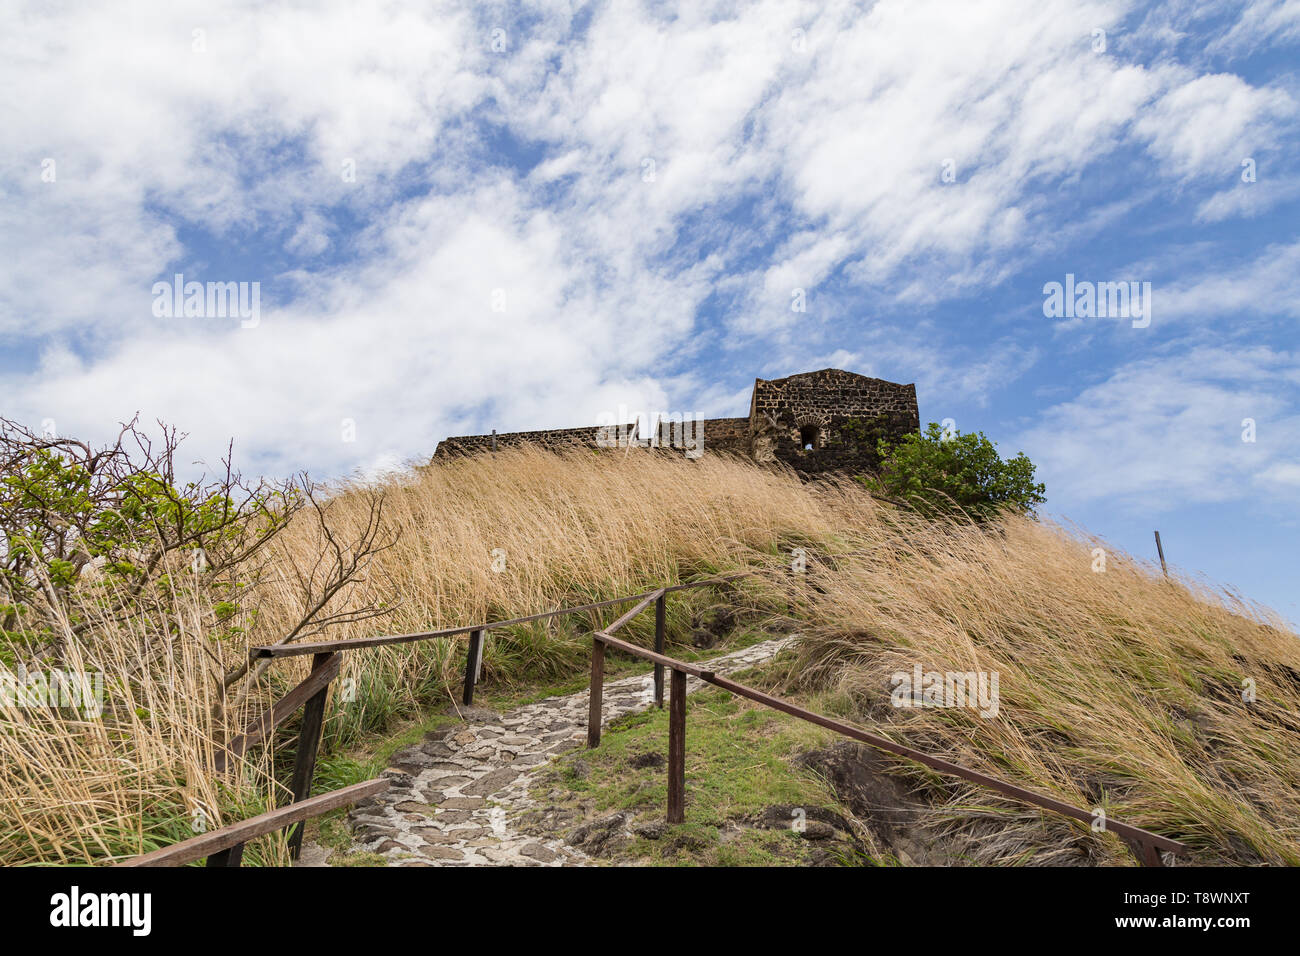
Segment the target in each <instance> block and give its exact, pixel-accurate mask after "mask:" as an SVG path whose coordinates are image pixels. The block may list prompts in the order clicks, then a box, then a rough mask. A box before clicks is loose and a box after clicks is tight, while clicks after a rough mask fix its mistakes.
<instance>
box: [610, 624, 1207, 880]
mask: <svg viewBox="0 0 1300 956" xmlns="http://www.w3.org/2000/svg"><path fill="white" fill-rule="evenodd" d="M592 639H593V643H594V647H593V650H595V651H596V652H597V653H595V654H593V658H592V660H593V665H592V681H591V691H590V693H591V701H590V706H589V716H588V721H589V724H588V727H587V741H588V746H591V747H596V746H599V744H600V728H599V727H598V726H596V727H593V726H591V722H592V721H594V722H599V721H600V712H601V711H600V708H601V696H602V694H603V681H602V680H601V679H600V675H599V673H598V671H599V669H600V668H599V667H598V666H597V664H596V663H595V662H596V659H597V657H599V658H600V659H601V661H602V662H603V658H604V653H603V649H604V647H606V646H608V647H613V648H617V649H618V650H620V651H623V652H625V653H627V654H631V655H632V656H634V657H639V658H642V659H644V660H647V661H651V662H653V663H654V664H655V665H656V667H669V668H671V669H672V671H673V688H674V693H673V705H672V714H671V718H672V719H671V720H670V723H669V743H670V744H671V746H670V748H669V749H670V753H669V780H668V794H669V799H668V822H669V823H681V822H682V820H683V816H682V814H683V806H684V803H683V793H684V786H685V784H684V774H685V764H684V761H683V760H682V759H681V753H682V748H683V747H684V743H683V741H684V739H685V732H686V731H685V723H686V712H685V707H684V700H685V691H686V683H685V677H686V675H687V674H690V675H693V676H694V677H698V678H699V679H700V680H702V681H704V682H705V683H708V684H712V685H714V686H715V687H720V688H722V689H723V690H726V691H729V692H730V693H733V694H735V695H737V696H738V697H745V698H748V699H749V700H752V701H754V702H755V703H759V704H763V705H764V706H766V707H770V708H772V709H773V710H779V711H781V712H782V713H786V714H789V715H790V716H792V717H798V718H799V719H800V720H805V721H807V722H808V723H811V724H816V725H818V726H819V727H825V728H827V729H828V730H833V731H835V732H836V733H839V734H843V735H844V736H846V737H849V738H851V739H853V740H858V741H861V742H862V743H865V744H867V745H869V746H871V747H875V748H877V749H879V750H884V751H887V752H889V753H892V754H895V755H897V756H900V757H903V758H905V759H907V760H913V761H915V762H917V763H920V764H922V765H924V766H926V767H929V768H931V769H932V770H937V771H939V772H940V773H946V774H951V775H953V776H956V777H961V778H962V779H964V780H969V781H970V782H972V783H976V784H980V785H981V786H985V787H988V788H990V789H992V790H996V791H997V792H999V793H1003V794H1006V795H1007V796H1009V797H1013V798H1015V799H1018V800H1022V801H1024V802H1025V803H1029V804H1033V805H1035V806H1039V807H1043V808H1044V809H1047V810H1053V811H1055V812H1056V813H1060V814H1063V815H1064V816H1068V817H1073V818H1074V819H1076V820H1081V821H1083V822H1084V823H1091V822H1092V821H1093V819H1094V814H1093V813H1091V812H1090V811H1088V810H1085V809H1083V808H1082V807H1076V806H1074V805H1073V804H1070V803H1066V802H1065V801H1064V800H1058V799H1056V798H1055V797H1049V796H1047V795H1046V794H1041V793H1037V792H1035V791H1033V790H1029V789H1027V788H1025V787H1021V786H1018V785H1016V784H1014V783H1011V782H1009V781H1006V780H1000V779H998V778H997V777H993V776H990V775H989V774H986V773H982V772H980V771H978V770H971V769H970V768H969V767H963V766H961V765H960V764H955V763H952V762H951V761H949V760H944V759H943V758H942V757H935V756H933V755H931V754H927V753H925V752H924V751H920V750H916V749H915V748H912V747H908V746H907V745H905V744H899V743H895V742H894V741H892V740H889V739H887V738H885V737H880V736H877V735H876V734H871V733H868V732H867V731H865V730H862V729H861V728H858V727H854V726H853V725H852V724H846V723H844V722H843V721H839V720H835V719H834V718H831V717H825V716H823V715H821V714H818V713H815V712H814V711H811V710H808V709H807V708H804V707H800V706H799V705H798V704H794V703H791V702H790V701H788V700H784V699H782V698H780V697H775V696H773V695H771V694H767V693H764V692H763V691H760V690H757V689H756V688H753V687H749V686H747V685H745V684H741V683H739V682H737V681H733V680H730V679H728V678H726V677H720V676H719V675H717V674H715V673H714V672H713V671H710V670H707V669H705V668H703V667H699V666H697V665H695V664H688V663H686V662H685V661H680V660H677V659H675V658H672V657H669V656H667V655H666V654H662V653H656V652H655V651H649V650H646V649H645V648H643V647H639V646H637V645H636V644H631V643H629V642H627V641H623V640H620V639H618V638H616V637H611V636H610V634H609V633H608V632H607V631H596V632H595V633H594V634H593V635H592ZM679 676H680V683H679ZM679 686H680V688H681V696H682V699H683V700H682V704H683V706H681V707H680V708H679V706H678V701H677V700H676V698H677V696H678V695H677V693H676V690H677V688H678V687H679ZM679 778H681V779H679ZM1105 828H1106V830H1109V831H1110V832H1112V833H1114V834H1115V835H1116V836H1119V837H1120V838H1121V839H1123V840H1125V841H1126V842H1128V843H1129V844H1130V846H1132V847H1133V848H1134V849H1135V850H1137V851H1138V856H1139V859H1140V860H1141V861H1142V862H1143V863H1144V864H1147V865H1155V866H1159V865H1161V861H1160V854H1159V851H1160V850H1164V851H1165V852H1168V853H1175V854H1178V853H1185V852H1186V851H1187V846H1186V844H1183V843H1179V842H1178V841H1177V840H1171V839H1170V838H1169V837H1164V836H1161V835H1160V834H1158V833H1152V832H1151V831H1150V830H1144V829H1142V828H1141V827H1136V826H1133V825H1132V824H1128V823H1122V822H1120V821H1119V820H1113V819H1110V818H1107V820H1106V824H1105Z"/></svg>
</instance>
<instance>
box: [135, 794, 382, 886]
mask: <svg viewBox="0 0 1300 956" xmlns="http://www.w3.org/2000/svg"><path fill="white" fill-rule="evenodd" d="M386 789H388V778H387V777H377V778H376V779H374V780H367V781H365V782H364V783H354V784H352V786H350V787H343V788H342V789H339V790H331V791H330V792H329V793H322V794H320V795H318V796H315V797H308V798H307V799H306V800H300V801H299V802H297V803H291V804H289V805H288V806H284V807H280V808H279V809H276V810H269V811H267V812H266V813H260V814H258V815H257V816H255V817H249V818H248V819H247V820H240V821H239V822H238V823H232V824H230V825H229V826H224V827H222V828H221V829H219V830H213V831H212V832H211V833H202V834H200V835H199V836H196V837H191V838H190V839H188V840H182V841H181V842H180V843H173V844H172V845H171V846H165V847H162V848H161V849H157V850H154V851H152V852H151V853H145V854H144V855H142V856H137V857H132V858H131V859H129V860H123V861H122V862H121V863H118V864H117V866H182V865H184V864H186V863H193V862H194V861H195V860H200V859H202V858H203V857H205V856H206V857H212V856H214V855H216V854H218V853H222V852H225V851H229V850H234V849H236V848H242V847H243V845H244V844H245V843H247V842H248V841H249V840H253V839H256V838H257V837H260V836H264V835H266V834H267V833H272V832H274V831H276V830H281V829H283V828H284V827H286V826H289V825H290V824H294V823H298V822H299V821H302V820H306V819H308V818H309V817H315V816H319V815H320V814H322V813H327V812H328V811H330V810H334V809H336V808H338V807H344V806H347V805H348V804H351V803H356V802H357V801H358V800H361V799H363V798H364V797H369V796H373V795H374V794H376V793H380V792H382V791H384V790H386ZM235 860H236V861H237V860H238V856H237V855H236V856H235Z"/></svg>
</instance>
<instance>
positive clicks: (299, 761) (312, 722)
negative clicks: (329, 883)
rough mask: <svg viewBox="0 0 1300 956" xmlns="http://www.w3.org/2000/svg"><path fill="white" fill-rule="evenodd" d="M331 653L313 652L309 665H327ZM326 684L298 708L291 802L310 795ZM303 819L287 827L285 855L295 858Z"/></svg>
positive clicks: (327, 691)
mask: <svg viewBox="0 0 1300 956" xmlns="http://www.w3.org/2000/svg"><path fill="white" fill-rule="evenodd" d="M333 657H334V655H333V653H326V654H316V655H314V656H313V657H312V659H311V669H312V670H313V671H314V670H316V669H317V668H321V667H325V666H327V665H328V664H329V663H330V661H331V660H332V659H333ZM329 695H330V685H329V684H326V685H325V686H324V687H322V688H321V689H320V690H318V691H317V692H316V693H315V694H313V695H312V696H311V697H309V698H308V699H307V702H306V703H305V704H303V708H302V729H301V730H300V731H299V732H298V753H297V756H296V757H295V759H294V762H293V802H294V803H298V802H299V801H301V800H306V799H307V798H308V797H310V796H311V778H312V776H313V775H314V774H315V772H316V751H317V750H319V749H320V735H321V730H322V729H323V727H324V725H325V704H326V702H327V701H328V700H329ZM305 826H306V822H305V821H304V822H303V823H296V824H294V826H293V828H292V829H291V830H290V831H289V856H290V857H291V858H292V859H295V860H296V859H298V852H299V851H300V850H301V849H302V831H303V828H304V827H305Z"/></svg>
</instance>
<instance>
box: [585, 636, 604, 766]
mask: <svg viewBox="0 0 1300 956" xmlns="http://www.w3.org/2000/svg"><path fill="white" fill-rule="evenodd" d="M604 694H605V643H604V641H602V640H601V639H600V638H598V637H593V638H592V639H591V694H590V697H591V702H590V704H589V705H588V709H587V746H588V747H599V746H600V706H601V703H602V702H603V699H604Z"/></svg>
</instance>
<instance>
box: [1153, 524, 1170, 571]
mask: <svg viewBox="0 0 1300 956" xmlns="http://www.w3.org/2000/svg"><path fill="white" fill-rule="evenodd" d="M1156 551H1157V552H1158V553H1159V555H1160V570H1161V571H1163V572H1165V577H1169V568H1167V567H1165V549H1164V546H1163V545H1161V544H1160V532H1159V531H1157V532H1156Z"/></svg>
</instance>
